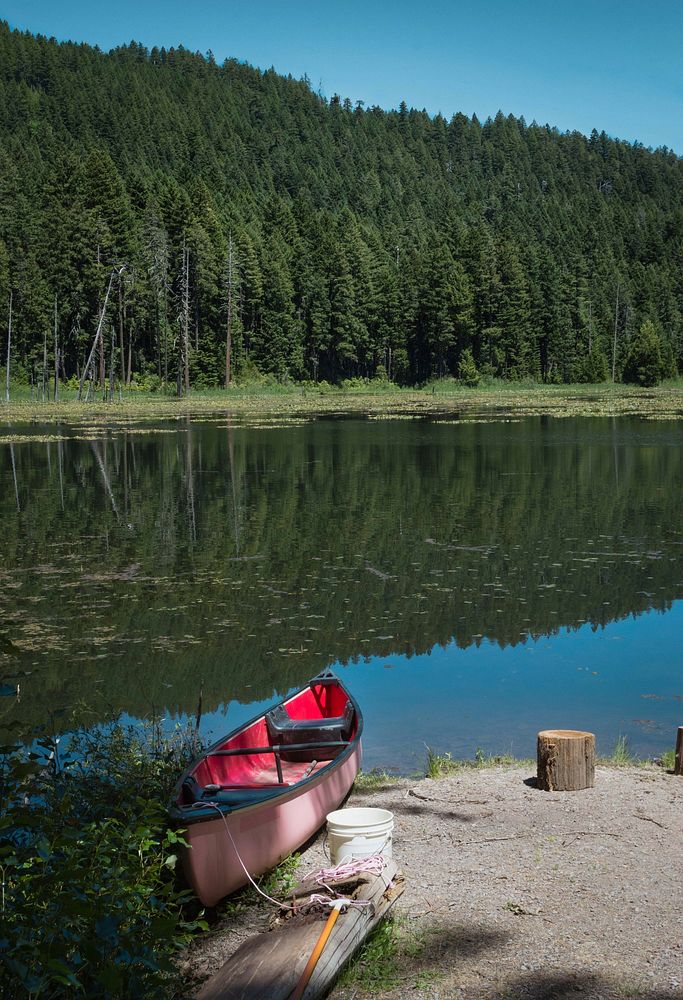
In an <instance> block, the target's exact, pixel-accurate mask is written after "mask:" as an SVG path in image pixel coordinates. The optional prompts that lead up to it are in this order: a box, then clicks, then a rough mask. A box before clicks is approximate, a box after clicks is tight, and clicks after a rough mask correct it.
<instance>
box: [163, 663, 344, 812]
mask: <svg viewBox="0 0 683 1000" xmlns="http://www.w3.org/2000/svg"><path fill="white" fill-rule="evenodd" d="M316 681H323V682H325V683H327V684H330V683H337V684H338V685H339V687H340V688H341V689H342V690H343V692H344V693H345V695H346V697H347V698H348V699H349V701H350V702H351V704H352V705H353V708H354V712H355V717H356V733H355V735H354V737H353V739H352V740H349V742H348V744H347V745H346V746H345V747H344V749H343V750H342V752H341V753H340V754H339V755H338V756H337V757H335V758H334V759H333V760H330V761H328V762H327V763H326V764H325V766H324V767H322V768H321V769H320V770H319V771H314V772H313V773H312V774H311V775H309V776H308V777H305V778H302V779H301V780H299V781H297V782H296V784H293V785H286V786H284V787H283V786H278V787H275V788H273V789H272V790H271V789H268V788H267V787H266V788H265V790H264V794H263V796H260V797H259V799H258V800H257V801H255V802H247V803H244V804H240V805H229V804H226V803H220V802H213V803H210V802H209V801H207V802H206V803H201V802H197V803H190V804H188V805H187V806H179V805H178V802H177V800H178V798H179V797H180V792H181V788H182V785H183V782H184V781H185V779H186V778H187V777H189V775H190V774H191V773H192V771H193V770H194V769H195V768H196V767H197V765H198V764H199V763H200V762H201V761H202V760H204V759H205V758H206V757H210V756H211V755H212V754H215V753H216V751H218V750H220V748H221V747H223V746H224V745H225V743H226V741H227V740H229V739H230V738H231V737H233V736H235V735H237V734H238V733H240V732H241V731H242V730H244V729H248V728H249V726H251V725H253V724H254V723H256V722H258V721H259V720H260V719H262V718H264V717H265V716H266V715H267V714H268V712H270V711H272V710H273V709H274V708H276V707H277V706H278V705H283V704H284V705H286V704H287V703H288V702H289V701H291V700H292V699H294V698H296V697H297V695H299V694H301V693H302V692H303V691H305V690H306V689H307V688H309V687H310V686H311V685H312V684H314V683H315V682H316ZM362 732H363V713H362V712H361V710H360V706H359V705H358V702H357V701H356V699H355V698H354V697H353V695H352V694H351V693H350V692H349V691H348V690H347V688H346V687H345V686H344V685H343V684H342V682H341V680H340V679H339V678H338V677H337V676H336V675H335V674H333V673H332V672H331V671H330V670H327V671H323V672H322V673H321V674H320V675H318V676H316V677H313V678H311V680H310V681H309V682H308V684H306V685H304V686H303V687H301V688H299V689H298V690H296V691H294V692H293V693H292V694H291V695H289V696H288V697H287V698H283V699H280V701H277V702H275V704H273V705H271V706H270V707H269V708H266V709H265V710H263V709H262V710H261V711H260V712H259V713H258V714H257V715H255V716H253V718H251V719H249V720H248V721H247V722H244V723H243V724H242V725H241V726H239V727H238V728H237V729H234V730H232V731H231V732H229V733H227V734H226V735H224V736H221V737H220V739H218V740H216V742H215V743H213V744H212V745H211V746H210V747H209V748H208V750H205V751H204V752H203V753H201V754H199V755H198V756H197V757H195V758H194V759H193V760H192V761H191V762H190V764H188V766H187V767H186V768H185V770H184V771H183V773H182V774H181V776H180V778H179V779H178V781H177V783H176V786H175V789H174V792H173V799H172V801H171V802H170V804H169V807H168V813H169V817H170V819H171V820H172V822H173V823H174V825H175V826H176V827H188V826H194V825H196V824H197V823H206V822H210V821H212V820H216V819H217V816H218V813H220V814H221V815H223V816H229V815H235V814H237V813H245V814H246V813H250V812H254V811H256V810H258V809H260V808H262V807H263V806H264V805H267V806H269V807H271V806H272V805H273V804H274V803H276V802H279V801H281V802H288V801H290V800H291V799H292V798H296V797H298V796H300V795H304V794H306V793H308V792H309V791H310V790H311V789H312V788H315V787H316V785H318V784H320V783H322V782H323V781H326V780H327V779H328V778H329V777H330V775H331V774H333V773H334V771H336V770H337V769H338V768H340V767H342V765H343V764H344V763H345V762H346V761H347V760H348V759H349V757H350V756H351V755H352V754H354V753H355V752H356V750H357V749H358V748H359V746H360V741H361V735H362Z"/></svg>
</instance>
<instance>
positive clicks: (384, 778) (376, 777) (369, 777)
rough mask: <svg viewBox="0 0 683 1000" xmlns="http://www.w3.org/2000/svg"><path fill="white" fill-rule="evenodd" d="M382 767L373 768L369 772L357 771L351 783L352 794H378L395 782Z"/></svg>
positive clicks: (395, 779)
mask: <svg viewBox="0 0 683 1000" xmlns="http://www.w3.org/2000/svg"><path fill="white" fill-rule="evenodd" d="M397 780H398V779H397V778H395V777H394V776H393V775H391V774H389V773H388V772H387V771H385V770H384V768H382V767H373V769H372V770H371V771H359V772H358V774H357V775H356V780H355V781H354V783H353V790H354V792H378V791H379V790H380V789H381V788H384V787H385V786H386V785H390V784H392V783H393V782H395V781H397Z"/></svg>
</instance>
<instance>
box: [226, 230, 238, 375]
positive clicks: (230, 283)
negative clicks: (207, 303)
mask: <svg viewBox="0 0 683 1000" xmlns="http://www.w3.org/2000/svg"><path fill="white" fill-rule="evenodd" d="M237 284H238V283H237V282H236V280H235V257H234V248H233V241H232V233H230V237H229V240H228V275H227V290H228V325H227V327H226V331H225V388H226V389H227V388H228V386H229V385H230V379H231V369H232V302H233V294H234V291H235V288H236V287H237Z"/></svg>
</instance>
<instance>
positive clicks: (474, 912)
mask: <svg viewBox="0 0 683 1000" xmlns="http://www.w3.org/2000/svg"><path fill="white" fill-rule="evenodd" d="M348 804H349V805H361V804H362V805H367V806H381V807H383V808H386V809H390V810H391V811H392V812H393V813H394V815H395V831H394V858H395V859H396V860H397V861H398V863H399V866H400V868H401V869H402V871H403V872H404V874H405V879H406V887H405V892H404V893H403V895H402V896H401V897H400V899H399V900H398V902H397V904H396V907H395V912H396V919H397V923H398V928H399V932H398V934H399V938H401V939H403V940H404V941H406V942H408V946H406V947H402V948H400V949H399V953H398V955H397V956H396V958H395V960H394V961H393V963H392V967H391V972H390V974H389V975H388V976H387V978H386V981H385V983H384V986H383V987H380V989H379V992H378V991H377V988H376V987H375V988H374V991H373V989H372V988H371V987H370V985H369V983H368V982H367V981H366V980H367V979H368V978H369V977H364V976H363V975H361V976H360V977H356V980H355V981H354V982H353V983H352V984H347V985H338V986H337V987H335V989H334V990H333V992H332V993H331V994H330V996H331V997H332V998H334V1000H365V998H367V997H370V996H373V997H380V998H382V1000H398V998H404V997H405V996H406V995H409V996H410V997H411V998H414V1000H446V998H451V997H453V998H461V997H462V998H468V1000H469V998H472V1000H475V998H477V1000H478V998H498V997H500V998H503V997H505V998H516V997H520V998H521V997H526V998H535V1000H541V998H558V1000H559V998H562V1000H564V998H570V997H590V998H596V1000H597V998H604V1000H612V998H615V1000H616V998H618V1000H624V998H626V997H643V998H648V1000H655V998H662V1000H663V998H668V1000H670V998H674V997H680V998H683V932H682V931H681V921H680V910H681V904H682V903H683V778H679V777H674V776H673V775H671V774H669V773H667V772H666V771H663V770H661V769H660V768H657V767H654V766H648V767H630V766H629V767H598V768H597V771H596V783H595V788H593V789H588V790H586V791H581V792H555V793H548V792H541V791H539V790H537V789H536V788H535V787H534V779H533V777H532V774H531V771H530V769H529V767H528V766H527V767H524V766H521V765H520V766H506V767H493V768H472V769H466V770H462V771H459V772H458V773H457V774H455V775H453V776H450V777H445V778H440V779H438V780H430V779H423V780H411V779H401V780H399V781H388V782H386V783H385V784H379V785H378V786H377V787H372V788H366V789H361V790H359V791H354V792H353V793H352V795H351V798H350V799H349V803H348ZM326 863H327V859H326V856H325V853H324V842H323V837H322V836H320V837H319V838H318V839H317V840H316V842H315V843H314V844H313V845H312V846H311V847H309V848H308V850H307V851H306V852H305V853H304V854H303V855H302V859H301V865H300V870H301V871H302V872H303V871H306V870H310V869H311V868H314V867H322V866H323V865H324V864H326ZM266 922H267V915H266V914H264V911H262V910H258V911H255V912H252V913H249V911H248V909H247V911H246V912H245V919H244V920H243V921H242V926H241V927H240V929H239V930H236V929H235V921H234V916H233V917H232V918H231V919H230V920H229V921H226V924H225V926H224V927H223V928H221V926H220V923H219V926H217V928H216V930H215V932H214V933H213V934H211V935H210V936H209V938H208V939H207V940H205V941H204V942H202V943H201V944H200V945H198V946H197V948H196V950H195V953H194V954H193V956H192V958H191V959H190V965H191V967H192V970H193V972H194V973H195V974H196V975H198V976H202V977H204V976H206V975H208V974H209V973H210V972H214V971H216V970H217V969H218V967H219V966H220V964H221V963H222V962H223V961H225V959H226V958H227V957H228V955H229V954H231V952H232V951H233V950H234V949H235V948H236V947H237V945H238V944H239V943H240V942H241V941H242V940H244V937H245V936H248V935H249V934H252V933H255V932H256V931H258V930H260V929H262V928H263V927H264V925H265V924H266ZM247 925H248V926H247ZM264 1000H265V998H264Z"/></svg>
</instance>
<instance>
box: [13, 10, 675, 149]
mask: <svg viewBox="0 0 683 1000" xmlns="http://www.w3.org/2000/svg"><path fill="white" fill-rule="evenodd" d="M0 16H2V17H3V18H5V19H7V20H8V21H9V22H10V24H11V25H12V26H13V27H18V28H22V29H27V30H30V31H33V32H40V33H42V34H47V35H55V36H56V37H57V38H60V39H65V38H71V39H73V40H76V41H87V42H90V43H93V44H95V43H96V44H99V45H100V46H101V47H102V48H105V49H108V48H110V47H112V46H114V45H117V44H121V43H125V42H128V41H130V40H131V39H132V38H134V39H136V40H138V41H142V42H143V43H145V44H146V45H148V46H152V45H154V44H158V45H166V46H167V47H168V46H171V45H177V44H179V43H182V44H183V45H185V46H186V47H187V48H190V49H193V50H199V51H201V52H206V51H207V50H209V49H211V50H212V51H213V53H214V55H215V56H216V58H217V59H218V60H219V61H222V60H223V59H224V58H226V57H228V56H230V57H235V58H238V59H240V60H244V61H246V62H249V63H251V64H252V65H255V66H259V67H261V68H267V67H269V66H274V67H275V68H276V69H277V70H278V71H279V72H282V73H291V74H292V75H293V76H295V77H301V76H303V75H304V74H306V75H307V76H308V77H309V79H310V81H311V83H312V85H313V87H314V89H316V90H317V89H320V90H321V91H322V92H323V93H324V94H325V95H326V96H328V97H329V96H331V95H332V94H333V93H335V92H336V93H339V94H341V95H342V97H346V96H348V97H350V98H351V99H352V100H353V101H356V100H364V101H365V102H366V104H369V105H370V104H378V105H380V106H381V107H384V108H389V107H396V106H397V105H398V104H399V103H400V101H401V100H405V101H406V103H407V104H408V105H411V106H414V107H418V108H422V107H425V108H427V110H428V111H430V112H437V111H441V112H442V114H444V115H446V117H450V115H451V114H452V113H454V112H455V111H464V112H465V113H467V114H471V113H472V112H476V114H477V115H478V116H479V117H480V118H482V119H483V118H486V117H487V116H488V115H493V114H495V113H496V111H497V110H498V109H499V108H500V109H502V110H503V111H504V112H505V113H508V112H512V113H513V114H515V115H523V116H524V117H525V118H526V120H527V121H528V122H530V121H532V120H534V119H535V120H536V121H538V122H541V123H543V124H545V123H546V122H549V123H550V124H551V125H556V126H558V127H559V128H560V129H562V130H565V129H578V130H579V131H581V132H584V133H589V132H590V130H591V129H592V128H594V127H595V128H597V129H598V130H601V129H604V130H605V131H606V132H607V133H608V134H609V135H612V136H618V137H620V138H623V139H627V140H629V141H633V140H638V141H639V142H642V143H644V144H645V145H646V146H661V145H666V146H669V147H670V148H672V149H674V150H676V152H678V153H681V154H683V58H682V56H683V3H681V2H680V0H650V2H635V0H622V2H616V0H590V2H588V0H573V2H571V3H570V2H568V0H566V2H563V3H555V4H553V3H552V2H551V0H545V2H544V3H540V2H531V0H515V2H511V0H508V2H505V0H481V2H478V3H476V2H464V0H452V2H450V3H448V2H442V0H422V2H418V3H415V2H414V0H412V2H408V0H394V2H392V3H386V2H372V0H366V2H364V3H362V2H358V0H350V2H345V3H343V4H341V3H338V4H330V3H324V2H320V0H318V2H315V3H314V2H312V0H309V2H303V0H195V2H194V3H192V2H187V0H183V2H180V0H166V2H164V3H161V2H159V0H144V2H140V0H117V2H112V3H101V2H100V3H98V2H96V0H95V2H93V0H90V2H85V0H57V2H55V0H21V2H18V0H6V2H4V3H3V4H2V8H1V9H0Z"/></svg>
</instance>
